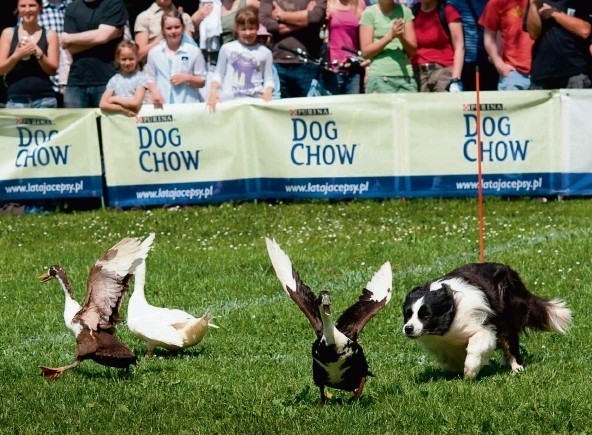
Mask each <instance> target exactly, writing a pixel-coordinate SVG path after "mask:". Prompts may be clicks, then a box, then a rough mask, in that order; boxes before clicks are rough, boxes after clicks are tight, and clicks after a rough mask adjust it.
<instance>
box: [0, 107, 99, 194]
mask: <svg viewBox="0 0 592 435" xmlns="http://www.w3.org/2000/svg"><path fill="white" fill-rule="evenodd" d="M97 116H98V114H97V111H96V110H94V109H90V110H87V109H70V110H67V109H59V110H56V109H32V110H31V109H12V110H11V109H2V110H0V139H1V144H2V145H1V148H2V157H1V158H0V174H1V175H0V200H2V201H18V200H22V199H52V198H84V197H100V196H101V195H102V171H101V158H100V148H99V138H98V134H97V125H96V118H97Z"/></svg>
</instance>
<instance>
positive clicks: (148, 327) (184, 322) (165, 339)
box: [127, 262, 218, 357]
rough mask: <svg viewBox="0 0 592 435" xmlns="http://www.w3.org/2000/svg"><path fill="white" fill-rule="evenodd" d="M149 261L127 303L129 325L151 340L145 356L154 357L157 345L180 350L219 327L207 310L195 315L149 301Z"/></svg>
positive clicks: (137, 271) (135, 278)
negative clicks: (146, 292) (147, 270)
mask: <svg viewBox="0 0 592 435" xmlns="http://www.w3.org/2000/svg"><path fill="white" fill-rule="evenodd" d="M145 280H146V263H145V262H143V263H142V264H141V265H139V266H138V268H137V269H136V273H135V277H134V292H133V294H132V295H131V297H130V300H129V304H128V306H127V326H128V328H129V329H130V331H131V332H132V333H133V334H134V335H135V336H136V337H138V338H141V339H142V340H145V341H146V343H147V344H148V349H147V350H146V356H148V357H151V356H152V354H153V352H154V348H156V347H162V348H165V349H168V350H181V349H186V348H188V347H191V346H194V345H196V344H198V343H199V342H200V341H201V340H202V339H203V338H204V336H205V335H206V332H207V331H208V328H210V327H211V328H218V326H216V325H214V324H213V323H210V321H211V320H212V319H213V316H212V315H211V314H210V313H207V312H206V313H205V314H204V315H203V316H202V317H200V318H196V317H194V316H192V315H191V314H189V313H186V312H185V311H182V310H177V309H170V308H161V307H155V306H154V305H150V304H149V303H148V301H146V297H145V296H144V285H145Z"/></svg>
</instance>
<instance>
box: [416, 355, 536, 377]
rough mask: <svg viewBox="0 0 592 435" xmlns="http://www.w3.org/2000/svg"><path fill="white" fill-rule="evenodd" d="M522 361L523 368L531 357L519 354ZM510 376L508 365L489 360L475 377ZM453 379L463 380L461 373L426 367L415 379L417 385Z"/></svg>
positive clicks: (510, 371)
mask: <svg viewBox="0 0 592 435" xmlns="http://www.w3.org/2000/svg"><path fill="white" fill-rule="evenodd" d="M521 354H522V357H523V359H524V366H525V367H526V365H527V364H528V363H529V362H530V361H531V360H532V358H531V355H530V354H528V353H527V352H521ZM509 374H512V370H511V369H510V367H509V366H508V365H505V364H501V363H500V362H499V361H495V360H491V361H489V363H488V364H486V365H485V366H483V367H482V368H481V370H480V371H479V374H478V375H477V379H482V378H488V377H494V376H503V375H509ZM453 379H463V375H462V373H448V372H445V371H444V370H442V368H440V367H428V368H426V369H425V370H424V371H423V372H422V373H420V374H419V375H418V376H417V377H416V380H417V383H418V384H424V383H427V382H433V381H438V380H445V381H450V380H453Z"/></svg>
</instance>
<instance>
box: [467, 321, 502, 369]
mask: <svg viewBox="0 0 592 435" xmlns="http://www.w3.org/2000/svg"><path fill="white" fill-rule="evenodd" d="M495 346H496V336H495V332H494V331H492V330H491V329H488V328H483V329H481V330H480V331H479V332H477V333H476V334H474V335H473V336H472V337H471V338H469V344H468V346H467V357H466V358H465V373H464V375H465V379H475V378H476V377H477V374H478V373H479V370H481V367H483V366H484V365H485V364H486V363H487V362H488V361H489V358H491V354H492V353H493V351H494V350H495Z"/></svg>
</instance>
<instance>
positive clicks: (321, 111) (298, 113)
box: [290, 107, 331, 117]
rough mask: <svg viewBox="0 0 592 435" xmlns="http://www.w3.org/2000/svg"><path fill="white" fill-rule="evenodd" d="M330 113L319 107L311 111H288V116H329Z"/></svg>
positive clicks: (326, 108)
mask: <svg viewBox="0 0 592 435" xmlns="http://www.w3.org/2000/svg"><path fill="white" fill-rule="evenodd" d="M329 115H331V111H330V110H329V108H328V107H319V108H316V107H315V108H313V109H290V116H291V117H294V116H329Z"/></svg>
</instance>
